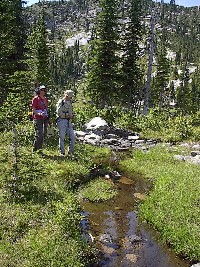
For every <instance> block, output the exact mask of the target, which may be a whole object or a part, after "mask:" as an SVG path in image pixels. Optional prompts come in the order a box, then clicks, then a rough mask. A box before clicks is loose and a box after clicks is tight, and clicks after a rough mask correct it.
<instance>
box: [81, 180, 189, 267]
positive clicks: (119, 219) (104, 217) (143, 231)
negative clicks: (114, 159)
mask: <svg viewBox="0 0 200 267" xmlns="http://www.w3.org/2000/svg"><path fill="white" fill-rule="evenodd" d="M116 186H117V188H118V190H119V194H118V196H117V197H116V198H114V199H112V200H110V201H108V202H106V203H90V202H87V201H83V202H82V203H81V205H82V208H83V210H84V211H85V214H84V215H85V216H86V217H87V219H88V224H87V223H85V222H83V228H84V229H87V230H88V231H90V232H91V233H92V235H93V236H94V237H95V244H96V245H97V247H98V248H99V249H100V250H101V251H102V253H103V259H102V260H101V262H100V264H99V266H106V267H128V266H132V267H189V266H190V264H189V263H187V262H186V261H183V260H181V259H180V258H179V257H177V256H176V255H175V253H173V252H172V251H171V250H170V249H169V248H168V247H167V246H165V245H162V244H161V243H160V242H159V234H158V233H157V232H155V231H154V230H152V229H150V228H149V227H148V226H147V225H145V224H142V223H140V222H139V220H138V217H137V208H138V203H139V201H140V200H139V199H138V197H137V194H139V195H142V196H144V195H145V194H146V193H147V192H148V188H149V184H148V182H147V181H146V180H145V181H143V180H142V179H141V178H135V179H134V180H131V179H129V178H126V177H122V178H121V179H120V180H119V181H118V182H116ZM84 223H85V225H84Z"/></svg>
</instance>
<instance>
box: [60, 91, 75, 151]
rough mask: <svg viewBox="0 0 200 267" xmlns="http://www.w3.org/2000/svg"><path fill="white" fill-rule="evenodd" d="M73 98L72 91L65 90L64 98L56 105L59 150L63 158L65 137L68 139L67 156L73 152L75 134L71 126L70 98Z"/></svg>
mask: <svg viewBox="0 0 200 267" xmlns="http://www.w3.org/2000/svg"><path fill="white" fill-rule="evenodd" d="M73 96H74V94H73V91H72V90H66V91H65V92H64V96H63V98H62V99H60V100H59V101H58V102H57V104H56V115H57V127H58V130H59V148H60V156H65V143H64V140H65V136H66V135H67V136H68V138H69V146H68V155H71V154H73V152H74V143H75V133H74V129H73V125H72V122H71V120H72V118H73V110H72V97H73Z"/></svg>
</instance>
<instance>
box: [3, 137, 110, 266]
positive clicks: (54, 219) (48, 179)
mask: <svg viewBox="0 0 200 267" xmlns="http://www.w3.org/2000/svg"><path fill="white" fill-rule="evenodd" d="M0 140H1V142H0V151H1V152H0V185H1V186H0V201H1V205H0V251H1V252H0V266H2V267H7V266H10V267H22V266H23V267H32V266H37V267H44V266H47V267H49V266H55V267H57V266H73V267H82V266H88V264H89V263H90V262H91V261H93V258H94V257H95V256H96V255H95V251H94V250H93V249H89V244H87V242H86V240H85V239H84V238H83V236H82V232H81V226H80V221H81V219H82V215H81V210H80V203H79V200H78V198H77V193H76V190H77V187H78V186H80V185H81V184H84V183H85V182H86V181H88V179H89V172H90V169H91V166H93V164H94V162H95V164H99V163H101V161H102V160H105V157H106V156H108V155H109V151H108V150H107V149H103V148H97V149H96V148H94V147H92V146H84V145H78V144H77V146H76V152H75V156H76V158H75V159H70V158H61V157H59V156H58V153H59V152H58V147H57V145H56V146H54V145H53V144H52V145H51V144H49V145H48V146H47V148H46V149H44V153H45V154H46V156H45V157H44V158H42V157H41V156H39V155H37V154H36V155H32V147H31V146H30V145H29V144H27V145H25V146H24V145H23V142H22V143H21V144H19V145H18V146H17V151H16V154H15V151H14V149H13V146H12V143H13V137H12V133H10V132H8V133H4V134H3V133H2V134H0Z"/></svg>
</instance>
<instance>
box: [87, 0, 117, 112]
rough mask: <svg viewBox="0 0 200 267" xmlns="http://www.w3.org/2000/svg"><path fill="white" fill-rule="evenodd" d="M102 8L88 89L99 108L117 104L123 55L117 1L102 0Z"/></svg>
mask: <svg viewBox="0 0 200 267" xmlns="http://www.w3.org/2000/svg"><path fill="white" fill-rule="evenodd" d="M100 6H101V11H100V13H99V14H98V17H97V21H96V30H95V32H96V38H95V39H94V41H93V42H92V43H91V48H92V51H91V54H90V58H89V62H88V65H89V75H88V92H89V93H90V96H91V98H92V100H93V102H94V103H95V104H96V106H97V107H101V108H102V107H105V106H106V105H108V106H110V105H112V103H114V104H115V103H116V98H117V83H116V81H117V77H118V62H119V58H118V56H117V55H116V52H117V50H118V44H117V40H118V28H117V7H118V1H117V0H100Z"/></svg>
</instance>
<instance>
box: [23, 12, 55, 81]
mask: <svg viewBox="0 0 200 267" xmlns="http://www.w3.org/2000/svg"><path fill="white" fill-rule="evenodd" d="M26 47H27V49H28V53H27V57H28V60H27V64H28V66H29V70H30V72H31V76H32V79H33V80H35V83H36V84H41V83H44V84H48V83H49V82H50V70H49V53H50V49H49V47H48V44H47V31H46V26H45V12H44V8H42V11H41V13H40V16H39V19H38V21H37V22H36V24H35V25H34V26H33V29H32V32H31V34H30V35H29V37H28V42H27V45H26Z"/></svg>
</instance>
